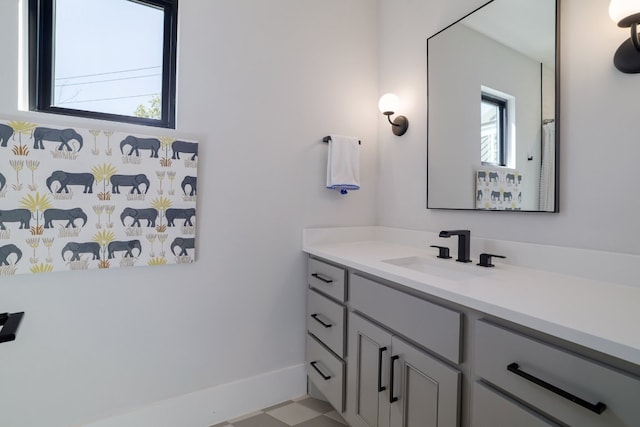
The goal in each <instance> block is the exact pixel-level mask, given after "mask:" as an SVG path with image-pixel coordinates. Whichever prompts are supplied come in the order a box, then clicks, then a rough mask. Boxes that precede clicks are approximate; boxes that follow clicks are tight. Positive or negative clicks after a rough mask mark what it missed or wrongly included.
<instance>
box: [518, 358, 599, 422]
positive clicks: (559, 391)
mask: <svg viewBox="0 0 640 427" xmlns="http://www.w3.org/2000/svg"><path fill="white" fill-rule="evenodd" d="M519 368H520V366H519V365H518V364H517V363H512V364H510V365H509V366H507V370H508V371H510V372H513V373H514V374H516V375H519V376H521V377H522V378H524V379H526V380H529V381H531V382H532V383H534V384H537V385H539V386H540V387H543V388H545V389H547V390H549V391H551V392H553V393H555V394H557V395H558V396H562V397H564V398H565V399H568V400H570V401H572V402H573V403H577V404H578V405H580V406H582V407H583V408H587V409H588V410H590V411H592V412H595V413H596V414H602V413H603V412H604V410H605V409H607V405H605V404H604V403H602V402H598V403H596V404H595V405H594V404H593V403H590V402H587V401H586V400H584V399H580V398H579V397H578V396H575V395H573V394H571V393H569V392H567V391H564V390H562V389H561V388H558V387H556V386H554V385H553V384H549V383H548V382H546V381H543V380H541V379H540V378H536V377H534V376H533V375H531V374H527V373H526V372H524V371H521V370H520V369H519Z"/></svg>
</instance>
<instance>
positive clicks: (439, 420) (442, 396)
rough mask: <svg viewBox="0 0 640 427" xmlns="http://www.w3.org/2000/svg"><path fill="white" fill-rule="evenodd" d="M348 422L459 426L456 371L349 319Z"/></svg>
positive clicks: (373, 426) (370, 426)
mask: <svg viewBox="0 0 640 427" xmlns="http://www.w3.org/2000/svg"><path fill="white" fill-rule="evenodd" d="M349 354H350V358H349V377H348V380H347V385H348V394H347V400H348V402H349V406H348V418H349V421H350V423H351V425H353V426H354V427H400V426H402V427H418V426H419V427H454V426H458V425H459V419H458V417H459V404H460V378H461V374H460V372H459V371H457V370H455V369H453V368H451V367H449V366H447V365H445V364H444V363H442V362H440V361H438V360H436V359H435V358H433V357H431V356H429V355H428V354H426V353H425V352H423V351H421V350H419V349H418V348H416V347H414V346H412V345H410V344H408V343H406V342H405V341H403V340H402V339H400V338H399V337H397V336H394V335H393V334H392V333H391V332H388V331H387V330H385V329H383V328H381V327H379V326H377V325H375V324H373V323H371V322H369V321H367V320H365V319H363V318H362V317H360V316H358V315H356V314H352V315H351V316H350V326H349Z"/></svg>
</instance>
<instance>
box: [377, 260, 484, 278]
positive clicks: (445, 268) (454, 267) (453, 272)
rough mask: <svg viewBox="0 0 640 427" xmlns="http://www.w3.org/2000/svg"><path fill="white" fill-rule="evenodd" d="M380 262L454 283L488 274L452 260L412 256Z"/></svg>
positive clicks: (472, 265)
mask: <svg viewBox="0 0 640 427" xmlns="http://www.w3.org/2000/svg"><path fill="white" fill-rule="evenodd" d="M382 262H384V263H387V264H391V265H396V266H398V267H403V268H408V269H409V270H413V271H418V272H420V273H425V274H429V275H431V276H438V277H442V278H443V279H447V280H454V281H461V280H468V279H473V278H476V277H480V276H484V275H486V274H488V272H487V271H485V269H483V268H481V267H476V266H475V264H472V263H468V264H464V263H459V262H456V261H454V260H453V259H449V260H444V259H437V258H436V259H429V258H421V257H416V256H412V257H405V258H394V259H385V260H382Z"/></svg>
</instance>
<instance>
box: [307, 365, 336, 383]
mask: <svg viewBox="0 0 640 427" xmlns="http://www.w3.org/2000/svg"><path fill="white" fill-rule="evenodd" d="M309 364H310V365H311V367H312V368H313V369H315V370H316V372H317V373H319V374H320V376H321V377H322V379H323V380H325V381H329V380H330V379H331V376H330V375H325V374H324V373H323V372H322V371H321V370H320V369H319V368H318V367H317V366H316V365H317V364H318V362H315V361H314V362H311V363H309Z"/></svg>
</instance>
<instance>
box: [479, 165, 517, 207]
mask: <svg viewBox="0 0 640 427" xmlns="http://www.w3.org/2000/svg"><path fill="white" fill-rule="evenodd" d="M476 209H488V210H503V211H504V210H506V211H519V210H522V174H521V173H520V172H518V171H517V170H514V169H502V170H498V169H495V170H492V169H485V170H478V171H477V172H476Z"/></svg>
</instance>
